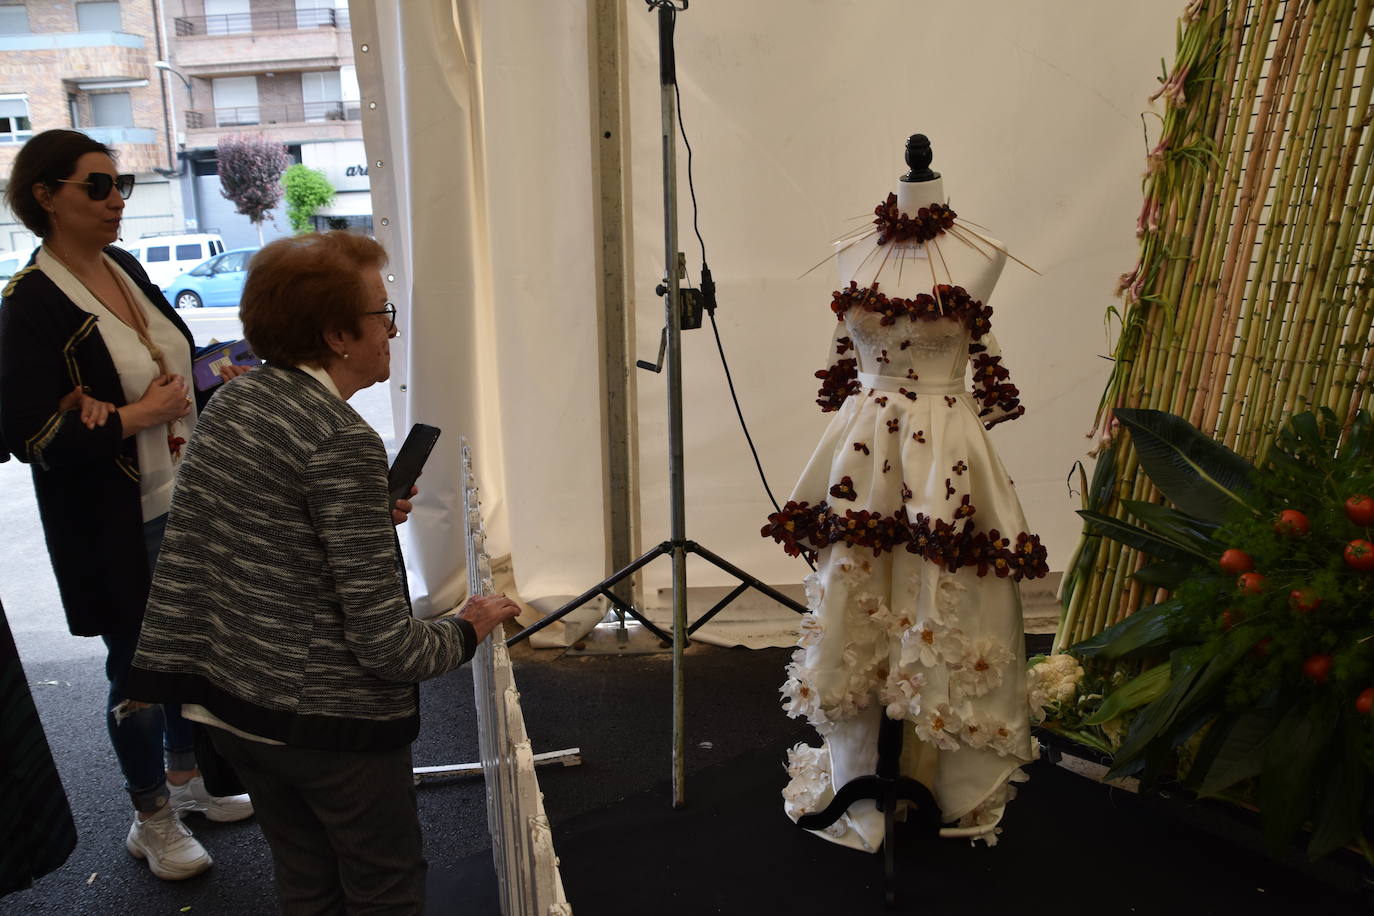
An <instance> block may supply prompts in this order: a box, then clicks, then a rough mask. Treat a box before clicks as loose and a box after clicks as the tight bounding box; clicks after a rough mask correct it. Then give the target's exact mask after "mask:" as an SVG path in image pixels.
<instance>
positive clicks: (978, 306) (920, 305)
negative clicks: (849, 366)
mask: <svg viewBox="0 0 1374 916" xmlns="http://www.w3.org/2000/svg"><path fill="white" fill-rule="evenodd" d="M851 308H862V309H865V310H867V311H870V312H874V313H876V314H879V315H881V316H882V318H881V319H880V320H879V324H882V325H893V324H896V323H897V319H898V318H903V317H905V318H910V319H911V320H913V321H935V320H936V319H938V318H954V319H956V320H958V321H961V322H963V324H964V327H966V328H968V331H969V336H970V337H972V338H973V339H974V340H978V339H979V338H981V337H982V336H983V335H984V334H986V333H987V332H988V330H989V329H990V328H991V327H992V307H991V306H987V305H984V304H983V303H981V302H979V301H978V300H977V299H974V298H973V297H972V296H970V295H969V294H968V290H966V289H964V288H963V287H962V286H949V285H948V284H945V283H941V284H940V285H939V286H936V287H933V288H932V289H931V291H930V293H929V294H927V293H917V294H916V297H915V298H914V299H903V298H901V297H900V296H888V295H886V294H885V293H881V292H879V291H878V284H877V283H874V284H873V285H872V286H865V287H862V288H861V287H860V286H859V284H858V283H857V282H856V281H854V280H850V281H849V285H848V286H847V287H845V288H844V289H837V290H835V291H834V292H832V293H831V294H830V311H832V312H834V313H835V317H836V318H837V319H840V320H843V319H844V313H845V312H847V311H849V310H850V309H851Z"/></svg>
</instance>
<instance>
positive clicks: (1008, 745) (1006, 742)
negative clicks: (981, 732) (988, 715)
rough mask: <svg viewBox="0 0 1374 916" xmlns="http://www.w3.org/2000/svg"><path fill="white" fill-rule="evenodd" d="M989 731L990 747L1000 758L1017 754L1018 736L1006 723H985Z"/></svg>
mask: <svg viewBox="0 0 1374 916" xmlns="http://www.w3.org/2000/svg"><path fill="white" fill-rule="evenodd" d="M984 725H985V727H986V728H987V729H988V747H990V748H992V749H993V750H994V751H996V752H997V756H998V757H1005V756H1007V755H1008V754H1015V753H1016V745H1017V744H1018V743H1019V742H1018V741H1017V736H1016V734H1015V732H1013V731H1012V729H1011V726H1009V725H1008V724H1007V723H1005V722H995V721H989V722H986V723H984Z"/></svg>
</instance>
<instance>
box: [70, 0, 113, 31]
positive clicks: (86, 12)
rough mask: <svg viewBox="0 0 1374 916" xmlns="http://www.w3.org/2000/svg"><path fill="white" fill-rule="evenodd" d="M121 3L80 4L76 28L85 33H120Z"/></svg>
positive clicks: (77, 10)
mask: <svg viewBox="0 0 1374 916" xmlns="http://www.w3.org/2000/svg"><path fill="white" fill-rule="evenodd" d="M120 26H121V23H120V21H119V3H118V2H114V3H107V2H100V3H78V4H77V5H76V27H77V28H78V29H80V30H81V31H83V32H118V31H120Z"/></svg>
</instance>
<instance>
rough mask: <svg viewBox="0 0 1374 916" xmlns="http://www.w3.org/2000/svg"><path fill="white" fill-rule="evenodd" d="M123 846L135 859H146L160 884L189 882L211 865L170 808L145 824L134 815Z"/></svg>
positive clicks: (200, 846) (166, 807)
mask: <svg viewBox="0 0 1374 916" xmlns="http://www.w3.org/2000/svg"><path fill="white" fill-rule="evenodd" d="M124 845H125V847H127V848H128V850H129V854H130V855H131V856H133V857H134V858H135V859H147V860H148V868H150V869H152V872H153V874H155V875H157V876H158V877H159V878H161V879H162V880H163V881H181V880H182V879H184V878H190V877H192V876H194V875H198V874H200V873H201V872H203V871H205V869H207V868H209V867H210V866H211V865H212V864H213V863H214V860H213V859H211V858H210V854H209V853H208V852H206V851H205V847H204V846H202V845H200V841H198V840H197V839H196V838H195V837H193V836H191V831H189V830H187V829H186V825H185V824H183V823H182V822H181V818H180V817H178V816H177V813H176V811H175V810H173V808H172V806H171V805H165V806H163V808H162V810H160V811H158V812H157V814H154V815H153V816H152V817H150V818H148V819H147V820H142V821H141V820H139V819H138V815H137V814H135V815H134V823H133V826H131V827H130V828H129V838H128V839H127V840H125V841H124Z"/></svg>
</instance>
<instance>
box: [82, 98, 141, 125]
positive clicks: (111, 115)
mask: <svg viewBox="0 0 1374 916" xmlns="http://www.w3.org/2000/svg"><path fill="white" fill-rule="evenodd" d="M91 121H93V122H94V123H92V124H91V126H92V127H133V126H134V104H133V100H132V98H131V97H130V96H129V93H127V92H101V93H99V94H92V95H91Z"/></svg>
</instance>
